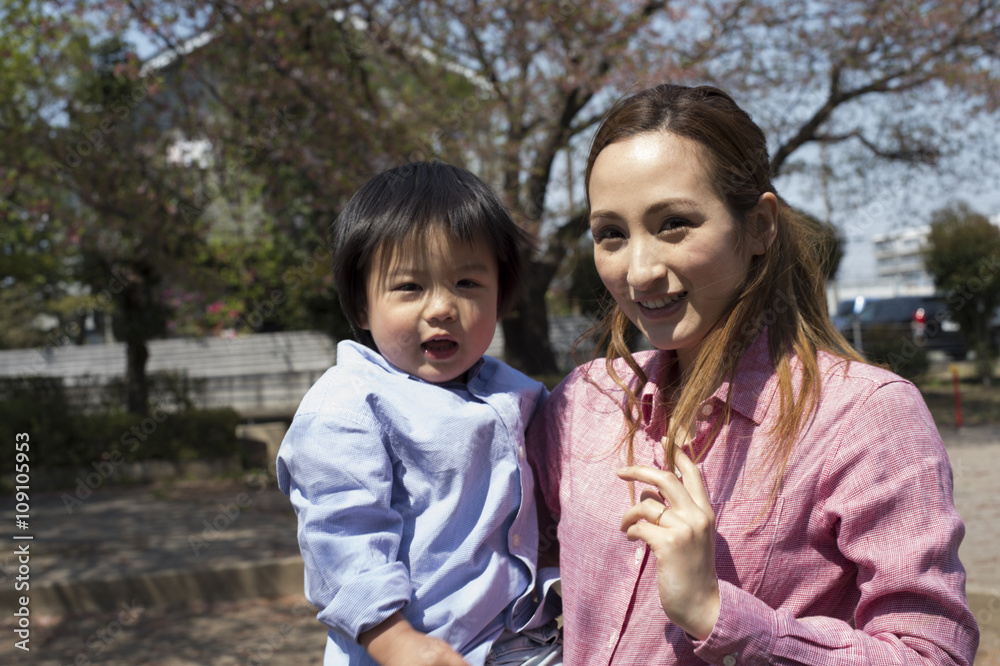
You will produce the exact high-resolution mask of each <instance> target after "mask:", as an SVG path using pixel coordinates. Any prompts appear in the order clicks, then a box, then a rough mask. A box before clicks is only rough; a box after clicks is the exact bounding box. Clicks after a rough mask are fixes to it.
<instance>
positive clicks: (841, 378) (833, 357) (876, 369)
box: [816, 350, 913, 388]
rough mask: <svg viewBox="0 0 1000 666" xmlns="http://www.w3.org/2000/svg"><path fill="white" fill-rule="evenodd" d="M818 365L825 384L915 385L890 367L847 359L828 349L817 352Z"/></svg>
mask: <svg viewBox="0 0 1000 666" xmlns="http://www.w3.org/2000/svg"><path fill="white" fill-rule="evenodd" d="M816 366H817V368H818V370H819V374H820V376H821V377H823V381H824V383H825V384H830V383H843V384H850V385H856V386H861V385H870V386H872V387H873V388H876V387H881V386H885V385H888V384H896V383H899V384H903V385H909V386H913V382H911V381H910V380H908V379H905V378H903V377H901V376H899V375H898V374H896V373H895V372H893V371H892V370H891V369H889V368H886V367H883V366H879V365H873V364H871V363H865V362H863V361H855V360H850V359H846V358H844V357H842V356H839V355H837V354H833V353H831V352H827V351H822V350H820V351H818V352H816Z"/></svg>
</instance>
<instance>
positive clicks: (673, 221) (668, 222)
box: [661, 217, 690, 231]
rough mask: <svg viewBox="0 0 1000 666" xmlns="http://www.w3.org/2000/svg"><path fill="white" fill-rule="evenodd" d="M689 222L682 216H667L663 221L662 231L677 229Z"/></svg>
mask: <svg viewBox="0 0 1000 666" xmlns="http://www.w3.org/2000/svg"><path fill="white" fill-rule="evenodd" d="M689 224H690V222H689V221H688V220H686V219H684V218H683V217H668V218H667V219H665V220H664V221H663V224H662V225H661V229H662V230H663V231H673V230H674V229H679V228H680V227H686V226H688V225H689Z"/></svg>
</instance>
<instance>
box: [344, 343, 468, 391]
mask: <svg viewBox="0 0 1000 666" xmlns="http://www.w3.org/2000/svg"><path fill="white" fill-rule="evenodd" d="M354 360H357V361H362V362H364V361H367V362H368V363H373V364H375V365H377V366H378V367H380V368H382V369H384V370H385V371H386V372H389V373H391V374H394V375H400V376H403V377H409V378H410V379H412V380H414V381H418V382H424V383H425V384H432V383H434V382H428V381H427V380H425V379H421V378H420V377H417V376H416V375H411V374H410V373H408V372H404V371H403V370H400V369H399V368H397V367H396V366H394V365H393V364H392V363H389V361H387V360H385V357H384V356H382V355H381V354H379V353H378V352H377V351H375V350H374V349H371V348H370V347H366V346H365V345H363V344H361V343H359V342H355V341H354V340H341V341H340V342H338V343H337V365H341V364H344V363H350V362H352V361H354ZM485 364H486V358H485V357H483V356H481V357H479V360H478V361H476V362H475V363H474V364H473V365H472V367H471V368H469V370H468V372H467V373H466V376H465V381H464V382H463V381H458V380H453V381H450V382H442V383H440V384H436V385H437V386H447V387H453V386H463V387H464V386H467V385H468V384H470V383H472V381H473V380H474V379H476V377H477V376H478V375H479V371H480V370H482V369H483V366H484V365H485Z"/></svg>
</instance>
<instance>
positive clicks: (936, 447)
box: [694, 381, 979, 665]
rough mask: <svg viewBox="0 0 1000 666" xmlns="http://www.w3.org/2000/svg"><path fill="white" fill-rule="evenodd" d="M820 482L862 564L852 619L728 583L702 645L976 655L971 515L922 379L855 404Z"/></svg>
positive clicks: (714, 652) (742, 650)
mask: <svg viewBox="0 0 1000 666" xmlns="http://www.w3.org/2000/svg"><path fill="white" fill-rule="evenodd" d="M821 486H822V487H821V488H820V489H819V493H818V497H820V502H822V504H821V506H820V507H818V509H817V510H818V511H819V512H820V515H821V516H822V519H823V520H824V521H825V525H824V528H825V529H829V530H831V531H832V532H833V533H834V534H835V535H836V542H837V546H838V549H839V550H840V552H841V554H842V555H843V556H844V557H845V558H847V559H848V560H849V561H851V562H853V563H854V565H855V566H856V568H857V588H858V592H859V599H858V602H857V607H856V611H855V616H854V621H853V623H848V622H843V621H840V620H837V619H833V618H829V617H802V618H796V617H794V616H793V615H792V614H791V613H789V612H787V611H781V610H774V609H771V608H770V607H768V606H767V605H766V604H765V603H764V602H762V601H760V600H759V599H757V598H755V597H754V596H753V595H751V594H750V593H748V592H745V591H743V590H740V589H739V588H737V587H735V586H734V585H731V584H729V583H726V582H720V595H721V601H722V606H721V612H720V615H719V620H718V622H717V623H716V626H715V628H714V629H713V631H712V634H711V635H710V636H709V637H708V638H707V639H706V640H705V641H695V642H694V645H695V653H696V654H697V655H698V656H699V657H700V658H702V659H704V660H706V661H708V662H709V663H727V664H758V663H759V664H817V665H818V664H824V665H826V664H830V665H834V664H879V663H886V664H889V663H892V664H972V661H973V658H974V656H975V653H976V648H977V645H978V642H979V630H978V628H977V626H976V622H975V619H974V618H973V616H972V614H971V612H970V611H969V608H968V604H967V602H966V599H965V592H964V590H965V571H964V569H963V568H962V565H961V563H960V562H959V559H958V546H959V544H960V543H961V541H962V537H963V536H964V534H965V526H964V525H963V523H962V520H961V518H960V517H959V515H958V513H957V512H956V510H955V506H954V503H953V500H952V476H951V467H950V464H949V462H948V457H947V454H946V452H945V450H944V446H943V444H942V443H941V438H940V436H939V434H938V432H937V429H936V427H935V425H934V422H933V419H932V418H931V416H930V413H929V412H928V411H927V408H926V406H925V405H924V403H923V399H922V398H921V396H920V394H919V392H918V391H917V389H916V387H914V386H913V385H912V384H910V383H908V382H903V381H899V382H890V383H887V384H884V385H882V386H880V387H878V388H877V389H876V390H874V391H873V392H872V393H871V395H870V396H869V397H868V399H867V400H865V401H864V402H863V403H862V404H860V405H859V407H858V408H857V409H856V410H855V412H854V415H853V416H852V417H851V422H850V423H849V424H847V426H846V427H845V428H844V430H843V433H842V435H841V438H840V440H839V444H838V445H837V446H836V447H835V448H834V450H833V452H832V454H831V457H830V459H829V460H828V462H827V469H826V470H825V472H824V475H823V479H822V481H821ZM823 498H825V501H824V499H823ZM801 528H802V529H805V526H802V527H801Z"/></svg>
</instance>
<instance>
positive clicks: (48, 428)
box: [0, 377, 243, 470]
mask: <svg viewBox="0 0 1000 666" xmlns="http://www.w3.org/2000/svg"><path fill="white" fill-rule="evenodd" d="M176 381H177V379H176V378H169V377H167V378H159V380H158V381H157V382H155V384H156V385H157V386H158V387H159V388H165V389H166V392H165V393H170V392H171V391H173V392H175V394H176V393H180V392H182V391H183V389H182V388H181V387H177V386H173V387H172V388H171V384H172V383H175V382H176ZM112 388H113V387H112ZM163 395H164V394H159V396H163ZM179 402H180V404H181V407H180V408H179V409H177V410H176V411H173V410H170V411H168V410H166V409H159V408H154V409H153V410H151V412H150V415H149V416H147V417H141V416H137V415H135V414H129V413H127V412H124V411H122V409H121V407H120V406H117V405H110V406H109V405H107V404H105V405H102V406H100V407H99V408H97V409H92V410H88V411H86V412H84V411H82V410H80V409H78V408H74V407H73V406H72V404H71V402H70V400H68V398H67V395H66V389H65V388H64V386H63V382H62V380H61V379H58V378H52V377H32V378H27V379H5V380H3V381H0V438H2V440H3V441H9V442H13V441H14V436H15V435H16V434H17V433H21V432H24V433H28V434H29V435H30V436H31V444H32V446H31V451H32V455H31V460H32V464H33V466H34V467H37V468H42V469H54V468H61V467H87V466H89V465H91V464H93V463H95V462H97V463H100V461H102V460H109V459H111V460H115V461H116V462H135V461H142V460H167V461H187V460H197V459H214V458H226V457H231V456H234V455H240V454H242V447H241V446H240V444H239V441H238V440H237V438H236V426H237V425H239V423H241V422H242V420H243V419H242V417H241V416H240V415H239V414H238V413H237V412H235V411H234V410H232V409H195V408H192V407H190V406H187V407H185V406H184V403H183V401H179ZM13 457H14V447H13V446H10V447H4V448H3V449H2V450H0V463H2V466H3V469H5V470H10V469H13V468H12V465H13Z"/></svg>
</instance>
